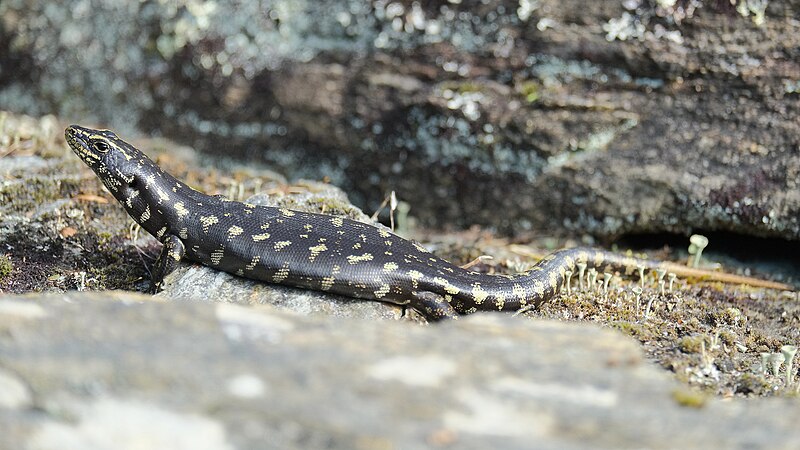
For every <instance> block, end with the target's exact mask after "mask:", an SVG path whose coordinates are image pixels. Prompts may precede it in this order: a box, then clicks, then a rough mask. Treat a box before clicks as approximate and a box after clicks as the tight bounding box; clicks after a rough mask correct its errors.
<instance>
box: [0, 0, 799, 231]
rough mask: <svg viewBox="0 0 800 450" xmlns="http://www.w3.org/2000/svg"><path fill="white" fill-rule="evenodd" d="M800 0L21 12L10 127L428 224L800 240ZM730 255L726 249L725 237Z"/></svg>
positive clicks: (1, 35) (5, 25)
mask: <svg viewBox="0 0 800 450" xmlns="http://www.w3.org/2000/svg"><path fill="white" fill-rule="evenodd" d="M799 11H800V2H798V1H791V0H783V1H778V0H772V1H769V2H767V1H766V0H713V1H707V0H649V1H648V0H626V1H602V2H584V1H576V0H559V1H555V0H518V1H517V0H514V1H509V0H483V1H469V0H450V1H446V0H437V1H386V0H373V1H368V0H351V1H335V2H334V1H304V0H286V1H283V0H272V1H268V0H264V1H257V2H250V1H231V2H215V1H201V0H176V1H166V0H158V1H138V2H118V1H112V0H95V1H89V0H68V1H63V2H51V1H46V0H4V1H3V2H2V3H0V19H1V20H0V109H4V110H10V111H14V112H22V113H27V114H31V115H45V114H56V115H58V116H59V117H60V118H62V119H63V120H67V121H70V122H79V123H84V124H99V125H104V126H107V127H109V128H113V129H115V130H118V131H119V132H120V133H122V134H123V135H134V136H135V135H136V134H146V135H163V136H165V137H168V138H171V139H174V140H177V141H179V142H182V143H184V144H189V145H192V146H193V147H195V148H198V149H200V150H202V151H204V152H206V153H209V154H225V155H232V156H235V157H239V158H243V159H245V160H252V161H258V162H260V163H267V164H269V165H270V166H271V167H274V168H275V169H276V170H278V171H279V172H281V173H283V174H284V175H286V176H288V177H289V178H297V177H310V178H314V179H328V180H330V181H331V182H332V183H334V184H336V185H337V186H340V187H342V188H343V189H344V190H345V191H346V192H348V194H349V195H350V197H351V199H353V200H354V202H355V203H356V204H357V205H359V206H361V207H363V208H365V209H366V210H372V209H374V208H375V207H376V206H377V205H378V204H379V203H380V201H381V200H382V199H383V198H385V196H386V195H387V193H388V192H389V191H390V190H395V191H396V192H397V193H398V195H399V196H400V198H401V199H403V200H406V201H407V202H409V203H410V204H411V207H412V210H411V214H412V215H413V216H415V217H416V218H418V219H419V220H421V221H422V223H424V224H426V225H434V226H440V227H441V226H453V227H456V228H459V227H465V226H469V225H472V224H480V225H485V226H489V227H493V228H495V229H497V230H499V231H501V232H504V233H512V234H514V233H520V232H524V231H525V230H528V229H532V228H535V229H537V230H544V231H546V232H551V233H568V234H569V233H571V234H574V233H587V234H591V235H594V236H595V237H600V238H602V239H614V238H617V237H620V236H624V235H637V234H643V233H644V234H652V233H667V234H672V233H674V234H677V235H686V234H688V233H689V232H690V231H693V230H700V231H703V232H706V233H715V232H727V233H733V234H732V236H734V238H736V237H737V236H748V237H752V236H756V237H773V238H780V239H782V240H789V241H797V240H798V237H799V236H800V223H798V217H800V190H798V184H797V183H798V175H800V130H798V124H799V123H798V121H797V117H798V116H800V114H798V113H800V17H798V15H800V12H799ZM717 242H719V240H717Z"/></svg>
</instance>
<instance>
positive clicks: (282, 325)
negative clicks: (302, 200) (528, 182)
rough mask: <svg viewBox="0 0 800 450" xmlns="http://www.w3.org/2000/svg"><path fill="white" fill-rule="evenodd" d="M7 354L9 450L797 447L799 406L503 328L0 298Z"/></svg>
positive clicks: (0, 394)
mask: <svg viewBox="0 0 800 450" xmlns="http://www.w3.org/2000/svg"><path fill="white" fill-rule="evenodd" d="M156 349H157V351H156ZM0 355H2V358H0V418H2V420H0V447H3V448H20V447H25V448H35V449H48V448H111V447H113V448H123V449H124V448H143V446H144V447H147V448H175V449H182V448H186V449H189V448H191V449H198V448H215V449H225V448H255V447H258V448H281V449H290V448H323V447H324V448H346V449H358V448H365V449H366V448H407V449H413V448H490V447H494V448H497V447H502V448H530V447H531V445H535V446H536V447H540V448H586V447H592V448H710V447H714V448H720V447H724V448H754V447H756V448H757V447H769V448H792V447H793V446H794V445H795V444H796V443H797V442H798V439H800V431H798V430H797V428H796V426H795V425H796V423H797V420H798V419H800V408H798V406H797V404H796V402H793V401H788V400H777V399H775V400H767V401H758V402H748V401H737V402H720V401H716V400H703V399H702V398H697V397H695V396H694V395H695V394H688V396H685V395H684V393H683V392H682V391H680V389H681V388H678V387H677V386H676V384H675V383H674V382H673V381H671V380H669V377H668V376H667V375H666V374H664V373H663V372H662V371H660V370H657V369H656V368H655V367H654V366H653V365H651V364H650V363H648V362H646V361H644V360H643V358H642V354H641V351H640V350H639V349H638V347H637V345H636V344H635V343H634V342H633V341H632V340H631V339H629V338H625V337H623V336H621V335H619V334H617V333H613V332H610V331H607V330H600V329H598V328H596V327H592V326H575V325H571V324H564V323H558V322H547V321H541V322H530V321H525V320H520V319H512V318H510V317H508V316H505V315H500V314H494V315H488V314H487V315H474V316H471V317H469V318H466V319H465V320H460V321H457V322H450V323H445V324H441V325H440V326H429V327H420V326H416V325H411V324H404V323H392V322H385V321H380V322H375V321H364V320H358V321H355V320H347V319H332V318H321V317H303V316H297V315H293V314H288V313H284V312H280V311H277V310H275V309H273V308H268V307H263V306H256V307H245V306H240V305H232V304H226V303H219V304H208V303H198V302H183V303H170V302H161V301H154V300H153V299H152V298H151V297H144V296H139V295H134V294H122V293H92V294H89V293H70V294H64V295H50V296H22V297H2V298H0ZM689 405H694V406H689Z"/></svg>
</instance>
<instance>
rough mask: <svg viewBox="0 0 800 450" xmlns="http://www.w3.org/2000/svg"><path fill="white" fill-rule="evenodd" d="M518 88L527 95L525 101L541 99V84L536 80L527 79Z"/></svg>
mask: <svg viewBox="0 0 800 450" xmlns="http://www.w3.org/2000/svg"><path fill="white" fill-rule="evenodd" d="M518 90H519V93H520V94H522V96H523V97H525V101H527V102H528V103H535V102H536V100H539V95H540V90H541V86H540V85H539V83H537V82H535V81H525V82H523V83H521V84H520V85H519V86H518Z"/></svg>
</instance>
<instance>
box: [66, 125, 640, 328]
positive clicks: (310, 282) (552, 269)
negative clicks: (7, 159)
mask: <svg viewBox="0 0 800 450" xmlns="http://www.w3.org/2000/svg"><path fill="white" fill-rule="evenodd" d="M65 134H66V138H67V142H68V143H69V145H70V147H71V148H72V150H73V151H74V152H75V153H76V154H77V155H78V156H79V157H80V158H81V159H82V160H83V161H84V162H85V163H86V164H88V165H89V167H91V168H92V170H94V171H95V173H96V174H97V175H98V176H99V177H100V179H101V180H102V182H103V184H105V185H106V187H107V188H108V189H109V191H110V192H111V193H112V194H113V195H114V197H115V198H116V199H117V200H118V201H119V202H120V203H121V204H122V206H123V207H124V208H125V210H126V211H127V212H128V214H130V216H131V217H132V218H133V219H134V220H135V221H136V222H137V223H138V224H139V225H141V226H142V228H144V229H145V230H147V231H148V232H149V233H150V234H152V235H153V236H155V237H156V238H157V239H158V240H159V241H161V242H162V243H163V244H164V247H163V249H162V251H161V254H160V256H159V258H158V260H157V261H156V264H155V269H154V270H153V279H152V283H153V284H152V286H153V291H155V290H157V288H158V286H159V285H160V284H161V282H162V280H163V278H164V277H165V276H166V275H167V274H169V273H170V272H171V271H173V270H174V269H175V268H176V267H177V266H178V263H179V261H180V260H182V259H183V258H187V259H189V260H191V261H195V262H198V263H201V264H204V265H206V266H209V267H212V268H215V269H218V270H223V271H225V272H229V273H232V274H236V275H239V276H242V277H246V278H251V279H254V280H262V281H267V282H271V283H280V284H286V285H291V286H297V287H302V288H308V289H315V290H320V291H327V292H333V293H337V294H341V295H345V296H349V297H355V298H362V299H371V300H379V301H386V302H391V303H396V304H401V305H409V306H411V307H413V308H415V309H417V310H418V311H420V312H421V313H422V314H424V315H425V316H426V317H427V318H429V319H432V320H436V319H441V318H453V317H456V316H457V315H458V314H469V313H472V312H476V311H516V310H518V309H520V308H522V307H525V306H528V305H536V304H539V303H541V302H544V301H547V300H548V299H550V298H551V297H552V296H553V295H555V294H556V293H557V291H558V289H559V287H560V286H561V285H562V283H563V282H564V277H565V274H566V272H567V271H573V272H576V269H575V266H576V263H578V262H584V263H587V264H588V267H595V268H597V269H598V270H601V271H607V270H624V271H625V272H627V273H632V272H633V271H634V270H635V268H636V266H637V265H638V264H641V260H636V259H633V258H628V257H622V256H620V255H617V254H613V253H609V252H604V251H600V250H594V249H586V248H577V249H569V250H560V251H557V252H555V253H552V254H551V255H549V256H547V257H546V258H544V259H543V260H542V261H540V262H539V263H538V264H536V266H534V267H533V268H532V269H531V270H529V271H527V272H525V273H521V274H519V275H513V276H497V275H485V274H479V273H475V272H470V271H468V270H465V269H462V268H460V267H458V266H455V265H453V264H451V263H449V262H447V261H445V260H443V259H441V258H438V257H436V256H435V255H433V254H431V253H430V252H428V251H427V250H426V249H425V248H423V247H422V246H420V245H419V244H417V243H415V242H411V241H408V240H406V239H403V238H401V237H399V236H397V235H395V234H392V233H390V232H388V231H386V230H384V229H381V228H377V227H374V226H371V225H367V224H364V223H361V222H356V221H353V220H350V219H346V218H342V217H335V216H329V215H324V214H311V213H305V212H300V211H292V210H288V209H280V208H274V207H267V206H256V205H251V204H247V203H240V202H234V201H229V200H226V199H224V198H221V197H216V196H209V195H205V194H203V193H200V192H198V191H196V190H194V189H192V188H190V187H189V186H187V185H186V184H184V183H182V182H180V181H178V180H177V179H175V178H173V177H172V176H171V175H169V174H168V173H166V172H164V171H162V170H161V168H159V167H158V166H157V165H156V164H155V163H154V162H153V161H151V160H150V159H149V158H148V157H147V156H146V155H145V154H143V153H142V152H140V151H139V150H138V149H136V148H135V147H133V146H132V145H130V144H128V143H126V142H125V141H123V140H121V139H119V138H118V137H117V136H116V135H115V134H114V133H113V132H111V131H108V130H93V129H90V128H84V127H79V126H76V125H72V126H70V127H68V128H67V129H66V133H65Z"/></svg>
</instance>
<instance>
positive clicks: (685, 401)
mask: <svg viewBox="0 0 800 450" xmlns="http://www.w3.org/2000/svg"><path fill="white" fill-rule="evenodd" d="M672 399H673V400H675V402H676V403H677V404H679V405H681V406H685V407H687V408H698V409H699V408H702V407H704V406H705V405H706V402H707V401H708V397H707V396H706V395H705V394H703V393H702V392H696V391H690V390H686V389H675V390H674V391H672Z"/></svg>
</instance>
